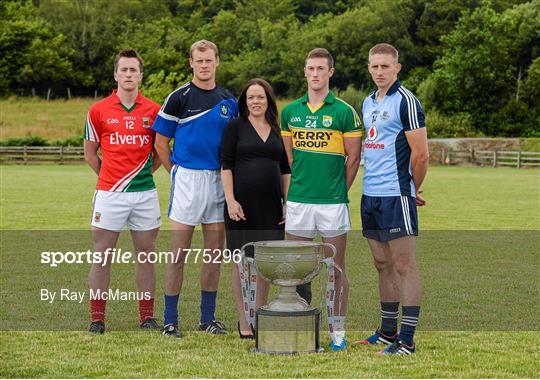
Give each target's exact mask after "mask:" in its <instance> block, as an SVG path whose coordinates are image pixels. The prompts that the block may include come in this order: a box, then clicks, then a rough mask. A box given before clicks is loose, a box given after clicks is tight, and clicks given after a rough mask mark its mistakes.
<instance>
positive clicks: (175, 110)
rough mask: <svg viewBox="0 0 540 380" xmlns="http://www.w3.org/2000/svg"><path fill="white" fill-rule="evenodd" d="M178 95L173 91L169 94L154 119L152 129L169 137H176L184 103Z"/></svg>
mask: <svg viewBox="0 0 540 380" xmlns="http://www.w3.org/2000/svg"><path fill="white" fill-rule="evenodd" d="M176 95H177V92H172V93H171V94H169V96H167V98H166V99H165V102H164V103H163V105H162V106H161V109H160V110H159V112H158V114H157V116H156V119H155V120H154V124H152V130H154V131H156V132H157V133H159V134H160V135H163V136H166V137H169V138H171V137H174V132H175V131H176V126H177V124H178V122H179V121H180V118H179V115H180V109H181V107H182V104H181V101H180V98H179V97H178V96H176Z"/></svg>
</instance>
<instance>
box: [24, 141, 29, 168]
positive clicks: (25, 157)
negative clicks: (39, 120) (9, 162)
mask: <svg viewBox="0 0 540 380" xmlns="http://www.w3.org/2000/svg"><path fill="white" fill-rule="evenodd" d="M27 160H28V153H26V145H25V146H24V147H23V162H24V164H25V165H26V161H27Z"/></svg>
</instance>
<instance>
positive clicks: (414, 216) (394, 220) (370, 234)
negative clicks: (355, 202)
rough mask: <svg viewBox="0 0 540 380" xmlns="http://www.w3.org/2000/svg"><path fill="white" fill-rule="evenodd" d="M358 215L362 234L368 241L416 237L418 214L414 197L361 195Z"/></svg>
mask: <svg viewBox="0 0 540 380" xmlns="http://www.w3.org/2000/svg"><path fill="white" fill-rule="evenodd" d="M360 215H361V217H362V234H363V235H364V236H365V237H366V238H368V239H373V240H377V241H380V242H387V241H390V240H393V239H397V238H400V237H402V236H411V235H412V236H418V213H417V210H416V199H415V198H414V197H411V196H407V195H402V196H398V197H370V196H368V195H362V203H361V207H360Z"/></svg>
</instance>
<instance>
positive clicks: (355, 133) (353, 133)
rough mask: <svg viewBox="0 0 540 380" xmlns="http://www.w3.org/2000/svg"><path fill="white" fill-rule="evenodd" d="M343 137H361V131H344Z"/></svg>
mask: <svg viewBox="0 0 540 380" xmlns="http://www.w3.org/2000/svg"><path fill="white" fill-rule="evenodd" d="M343 137H345V138H347V137H362V131H350V132H345V133H344V134H343Z"/></svg>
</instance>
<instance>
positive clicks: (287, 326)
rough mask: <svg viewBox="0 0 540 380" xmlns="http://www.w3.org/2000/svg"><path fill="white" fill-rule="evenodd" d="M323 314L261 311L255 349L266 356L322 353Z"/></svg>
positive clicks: (313, 311) (257, 323) (318, 312)
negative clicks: (321, 329) (320, 332)
mask: <svg viewBox="0 0 540 380" xmlns="http://www.w3.org/2000/svg"><path fill="white" fill-rule="evenodd" d="M320 314H321V313H320V311H319V310H317V309H312V310H307V311H272V310H264V309H259V310H257V313H256V319H255V324H256V327H255V350H254V351H256V352H264V353H267V354H296V353H301V352H319V351H320V341H319V322H320Z"/></svg>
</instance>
